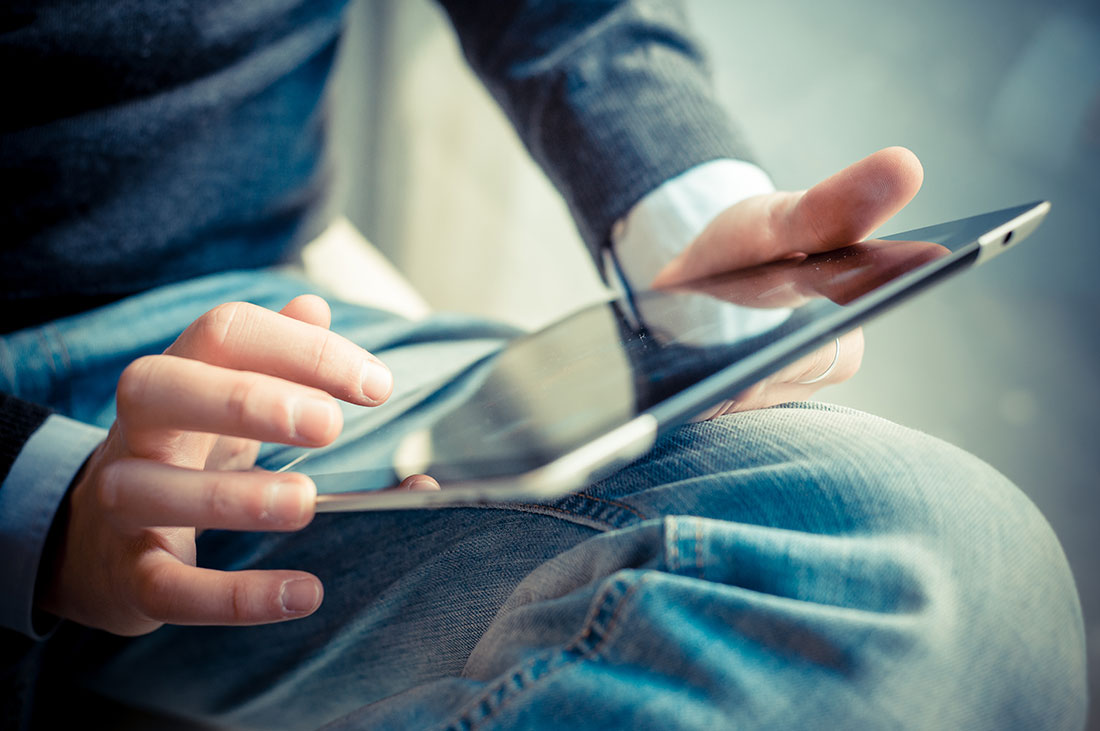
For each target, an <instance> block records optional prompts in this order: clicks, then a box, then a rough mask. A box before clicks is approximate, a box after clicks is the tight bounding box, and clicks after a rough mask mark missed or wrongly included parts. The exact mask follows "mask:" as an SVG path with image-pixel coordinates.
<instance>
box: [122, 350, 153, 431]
mask: <svg viewBox="0 0 1100 731" xmlns="http://www.w3.org/2000/svg"><path fill="white" fill-rule="evenodd" d="M162 358H163V356H159V355H146V356H142V357H141V358H138V359H137V360H135V361H133V362H132V363H130V365H128V366H126V368H125V369H124V370H123V371H122V374H121V375H120V376H119V377H118V388H117V389H116V392H115V399H116V402H117V404H118V412H119V416H120V417H124V416H125V415H126V414H127V413H130V412H131V411H132V409H133V408H134V407H135V406H137V405H139V404H141V403H142V401H144V397H145V395H146V394H147V393H148V391H149V384H150V382H151V381H152V380H153V378H155V375H156V373H157V371H158V370H159V364H160V361H161V359H162Z"/></svg>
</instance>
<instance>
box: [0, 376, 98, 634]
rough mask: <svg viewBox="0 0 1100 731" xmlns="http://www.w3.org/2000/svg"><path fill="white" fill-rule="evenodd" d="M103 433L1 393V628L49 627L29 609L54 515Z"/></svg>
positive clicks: (41, 629)
mask: <svg viewBox="0 0 1100 731" xmlns="http://www.w3.org/2000/svg"><path fill="white" fill-rule="evenodd" d="M105 434H106V432H105V430H103V429H98V428H95V427H91V426H88V425H86V424H81V423H80V422H76V421H73V420H72V419H67V418H65V417H63V416H60V415H58V414H52V415H51V413H50V411H49V409H46V408H45V407H42V406H38V405H36V404H31V403H28V402H26V401H21V400H20V399H17V398H15V397H14V396H10V395H8V394H0V555H3V556H4V561H3V563H2V564H0V586H3V587H4V593H3V596H2V597H0V628H3V629H10V630H15V631H17V632H21V633H23V634H25V635H27V636H28V637H32V638H35V639H38V638H40V637H41V636H42V635H43V634H44V633H45V632H46V631H47V630H48V629H50V627H52V623H51V622H49V621H46V622H43V621H42V620H43V619H44V618H43V617H41V616H39V617H38V618H37V620H38V621H37V622H36V621H35V619H36V618H35V616H34V613H33V611H32V607H33V604H34V594H35V587H36V583H37V576H38V569H39V565H40V563H41V560H42V556H43V551H44V548H45V546H46V539H47V537H48V535H49V531H50V527H51V525H52V524H53V520H54V515H55V514H56V513H57V509H58V506H59V505H60V504H61V502H62V500H63V499H64V497H65V493H66V490H67V489H68V486H69V484H70V483H71V482H72V480H73V478H74V477H75V476H76V473H77V472H78V471H79V470H80V466H81V465H82V464H83V463H84V460H85V459H87V457H88V454H89V453H91V451H92V450H93V449H94V448H95V446H96V445H97V444H98V443H99V442H101V441H102V440H103V437H104V436H105Z"/></svg>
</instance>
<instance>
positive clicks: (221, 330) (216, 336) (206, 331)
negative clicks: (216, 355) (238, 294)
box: [192, 302, 249, 352]
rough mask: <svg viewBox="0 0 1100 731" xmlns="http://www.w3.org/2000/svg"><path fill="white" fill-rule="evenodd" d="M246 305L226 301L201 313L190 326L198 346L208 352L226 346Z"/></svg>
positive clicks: (222, 348) (237, 328)
mask: <svg viewBox="0 0 1100 731" xmlns="http://www.w3.org/2000/svg"><path fill="white" fill-rule="evenodd" d="M248 307H249V305H248V303H246V302H226V303H224V304H221V305H218V306H217V307H215V308H214V309H212V310H210V311H209V312H207V313H206V314H204V315H202V316H201V317H200V318H199V319H198V320H196V321H195V323H194V325H193V326H192V327H193V328H194V336H195V340H196V341H197V345H198V347H199V348H200V349H201V350H202V351H208V352H220V351H221V350H224V349H225V348H227V347H228V346H229V344H230V343H231V342H232V340H233V336H234V333H235V332H236V331H237V330H239V329H240V322H241V320H242V319H244V316H245V312H246V310H247V308H248Z"/></svg>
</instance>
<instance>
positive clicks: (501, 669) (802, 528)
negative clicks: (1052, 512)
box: [96, 404, 1085, 729]
mask: <svg viewBox="0 0 1100 731" xmlns="http://www.w3.org/2000/svg"><path fill="white" fill-rule="evenodd" d="M203 549H204V551H205V552H206V555H207V560H208V561H210V562H211V563H212V565H218V566H224V567H226V568H237V567H243V566H246V565H249V566H252V565H259V566H299V567H304V568H310V569H312V570H316V571H317V572H318V573H319V574H320V575H321V577H322V579H323V580H324V581H325V582H326V586H327V587H328V596H327V598H326V603H325V605H324V607H323V608H322V610H321V611H320V612H318V614H317V615H315V616H314V617H311V618H309V619H306V620H302V621H298V622H293V623H287V624H282V625H271V626H267V627H257V628H249V629H233V628H176V627H172V628H165V629H164V630H161V631H158V632H157V633H155V634H154V635H151V636H150V637H147V638H141V639H138V640H135V641H119V640H113V639H112V640H108V642H109V645H108V646H109V648H110V649H109V651H107V652H106V653H105V654H106V655H107V656H108V657H109V659H108V660H107V661H106V662H102V663H101V664H99V665H98V668H97V673H96V676H97V680H96V685H97V686H98V687H100V688H101V689H102V690H105V691H107V692H115V693H119V694H121V695H123V696H124V697H125V698H127V699H129V700H131V701H133V700H134V699H139V700H143V701H144V702H151V703H153V704H154V705H156V706H158V707H161V708H168V709H171V710H173V711H175V712H177V713H186V714H198V715H199V716H200V717H203V718H206V719H208V720H219V721H227V722H232V723H237V724H244V725H252V726H257V727H268V728H272V727H276V726H285V727H290V728H303V727H307V726H310V725H313V724H316V723H319V722H321V721H324V720H326V719H336V720H334V721H333V727H334V728H378V727H436V726H438V727H453V728H517V727H519V728H543V727H545V728H550V727H577V728H607V727H636V728H739V727H749V728H776V729H789V728H806V727H811V728H853V727H854V728H883V727H898V728H930V729H940V728H968V729H970V728H990V729H1008V728H1021V729H1036V728H1079V727H1080V726H1081V724H1082V723H1083V718H1084V706H1085V687H1084V640H1083V629H1082V622H1081V617H1080V610H1079V606H1078V603H1077V599H1076V594H1075V590H1074V586H1073V581H1072V577H1071V576H1070V574H1069V571H1068V568H1067V566H1066V563H1065V560H1064V558H1063V556H1062V553H1061V549H1060V547H1059V546H1058V543H1057V541H1056V539H1055V538H1054V536H1053V534H1052V533H1051V531H1050V529H1049V527H1048V526H1047V524H1046V523H1045V521H1044V520H1043V519H1042V518H1041V516H1039V515H1038V513H1037V512H1036V510H1035V508H1034V507H1033V506H1032V505H1031V504H1030V503H1029V502H1028V501H1027V500H1026V499H1025V498H1024V497H1023V496H1022V494H1021V493H1019V492H1018V491H1017V490H1016V488H1015V487H1013V486H1012V485H1010V484H1009V483H1007V481H1005V480H1004V478H1003V477H1001V476H1000V475H999V474H998V473H996V472H995V471H994V470H992V469H991V468H989V467H988V466H986V465H984V464H983V463H981V462H980V461H978V460H977V459H975V458H973V457H970V456H969V455H966V454H965V453H963V452H960V451H958V450H956V449H954V448H952V447H949V446H948V445H945V444H943V443H941V442H938V441H936V440H934V439H932V438H930V437H927V436H924V435H920V434H917V433H914V432H911V431H908V430H905V429H903V428H901V427H897V426H895V425H892V424H889V423H887V422H884V421H881V420H879V419H876V418H874V417H870V416H867V415H864V414H860V413H857V412H853V411H849V410H845V409H837V408H829V407H823V406H819V405H812V404H803V405H792V406H789V407H786V408H778V409H769V410H765V411H758V412H752V413H749V414H740V415H735V416H731V417H725V418H722V419H718V420H715V421H712V422H708V423H705V424H697V425H691V426H688V427H684V428H683V429H681V430H679V431H677V432H675V433H674V434H672V435H671V436H670V437H669V438H667V439H665V440H664V441H663V442H662V443H661V444H660V445H659V446H658V447H657V448H656V449H655V450H654V452H653V453H652V454H651V455H649V456H647V457H646V458H645V459H643V460H640V461H639V462H638V463H636V464H634V465H632V466H630V467H629V468H627V469H625V470H623V471H622V472H620V473H618V474H616V475H614V476H613V477H611V478H609V479H607V480H605V481H603V482H601V483H599V484H597V485H594V486H592V487H591V488H590V489H588V490H586V491H584V492H582V493H580V494H577V495H573V496H570V497H567V498H564V499H562V500H559V501H557V502H555V503H552V504H549V505H545V506H539V505H501V506H496V507H493V508H483V509H454V510H438V511H430V512H426V511H407V512H394V513H382V514H358V515H342V516H322V517H321V518H319V519H318V521H316V522H315V523H314V525H312V526H311V527H310V528H309V529H307V530H306V531H303V532H302V533H299V534H294V535H290V536H276V535H270V536H260V535H240V534H228V533H223V534H218V535H217V536H215V537H214V539H213V540H211V541H209V542H207V543H206V544H204V546H203ZM99 649H100V653H101V656H102V654H104V653H103V652H102V646H101V647H100V648H99ZM352 709H357V710H352ZM342 713H343V714H346V715H345V716H344V717H343V718H337V717H338V716H339V715H340V714H342Z"/></svg>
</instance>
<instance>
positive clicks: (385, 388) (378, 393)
mask: <svg viewBox="0 0 1100 731" xmlns="http://www.w3.org/2000/svg"><path fill="white" fill-rule="evenodd" d="M391 390H393V374H392V373H390V369H389V368H387V367H386V366H384V365H382V364H381V363H379V362H377V361H373V360H368V361H366V362H365V363H363V398H365V399H367V400H368V401H370V402H372V403H380V402H382V401H385V400H386V397H387V396H389V395H390V391H391Z"/></svg>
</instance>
